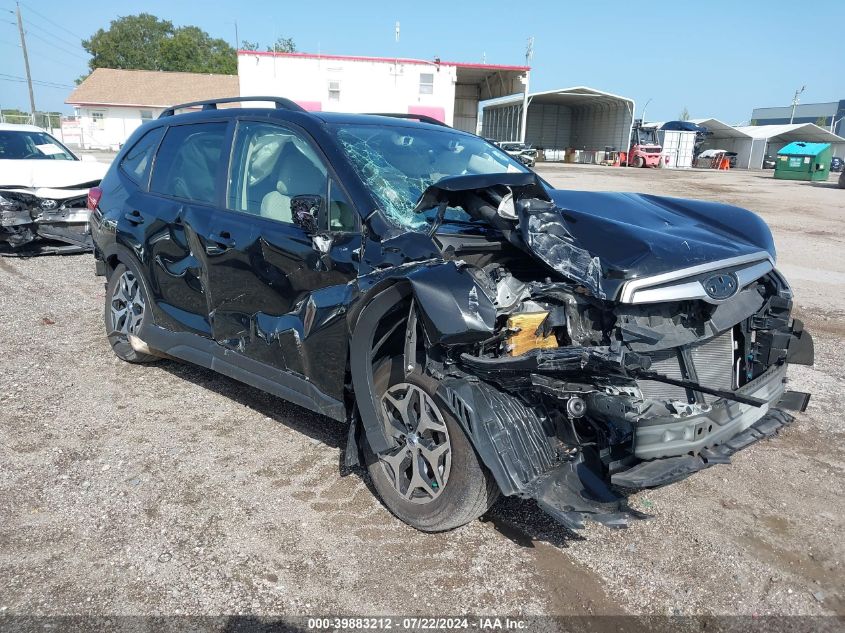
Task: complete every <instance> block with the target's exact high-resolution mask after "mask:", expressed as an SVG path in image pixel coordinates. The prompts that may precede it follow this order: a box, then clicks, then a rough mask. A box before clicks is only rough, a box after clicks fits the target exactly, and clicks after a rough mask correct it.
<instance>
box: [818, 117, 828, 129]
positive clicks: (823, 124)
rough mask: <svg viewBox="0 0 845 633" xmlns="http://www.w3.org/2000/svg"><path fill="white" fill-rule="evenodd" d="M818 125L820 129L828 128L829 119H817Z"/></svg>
mask: <svg viewBox="0 0 845 633" xmlns="http://www.w3.org/2000/svg"><path fill="white" fill-rule="evenodd" d="M816 125H818V126H819V127H827V117H826V116H820V117H819V118H818V119H816Z"/></svg>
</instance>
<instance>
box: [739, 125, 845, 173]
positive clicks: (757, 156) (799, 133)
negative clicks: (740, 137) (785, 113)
mask: <svg viewBox="0 0 845 633" xmlns="http://www.w3.org/2000/svg"><path fill="white" fill-rule="evenodd" d="M736 130H738V131H740V132H742V133H743V134H747V135H748V136H750V137H751V138H752V139H753V142H754V143H755V145H754V152H753V155H752V163H753V164H751V165H749V166H750V167H751V168H753V169H760V168H762V166H763V157H764V156H766V155H769V156H775V155H776V154H777V153H778V150H780V149H781V148H782V147H784V146H786V145H788V144H789V143H792V142H793V141H804V142H807V143H830V144H831V145H832V150H833V155H834V156H842V155H843V153H845V138H842V137H841V136H838V135H836V134H834V133H833V132H831V131H829V130H825V129H824V128H821V127H819V126H818V125H815V124H814V123H793V124H785V125H746V126H743V127H737V128H736ZM758 148H759V149H758Z"/></svg>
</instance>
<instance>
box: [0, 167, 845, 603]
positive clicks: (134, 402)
mask: <svg viewBox="0 0 845 633" xmlns="http://www.w3.org/2000/svg"><path fill="white" fill-rule="evenodd" d="M540 171H541V172H542V173H543V174H544V175H545V176H546V177H547V178H548V179H549V180H550V181H551V182H552V183H554V184H555V185H557V186H561V187H568V188H580V189H615V190H629V191H644V192H649V193H660V194H671V195H678V196H687V197H700V198H707V199H712V200H721V201H725V202H730V203H735V204H739V205H742V206H746V207H748V208H751V209H752V210H754V211H757V212H758V213H760V214H761V215H762V216H763V217H764V218H765V219H766V220H767V221H768V222H769V223H770V224H771V226H772V227H773V229H774V232H775V236H776V240H777V245H778V249H779V252H780V256H779V257H780V260H779V262H780V266H781V268H782V269H783V271H784V272H785V273H786V274H787V276H788V278H789V279H790V281H791V282H792V284H793V286H794V289H795V292H796V295H797V305H798V316H799V317H800V318H803V319H804V320H805V321H806V323H807V324H808V325H807V327H808V328H810V329H812V331H813V333H814V335H815V339H816V366H815V367H814V368H804V367H795V368H793V369H792V370H791V377H792V388H794V389H798V390H807V391H811V392H813V394H814V395H813V400H812V402H811V405H810V409H809V410H808V412H807V413H806V414H805V415H800V416H799V417H798V420H797V422H796V423H795V424H794V425H793V426H792V427H791V428H789V429H788V430H787V431H785V432H784V433H782V434H781V435H780V436H778V437H777V438H775V439H773V440H771V441H768V442H765V443H760V444H757V445H755V446H754V447H752V448H751V449H749V450H747V451H744V452H741V453H740V454H738V455H737V456H736V457H735V458H734V463H733V464H732V465H730V466H718V467H715V468H711V469H709V470H707V471H704V472H702V473H699V474H697V475H696V476H694V477H692V478H690V479H688V480H686V481H684V482H681V483H680V484H677V485H674V486H670V487H668V488H665V489H661V490H657V491H653V492H648V493H643V494H640V495H638V496H637V497H636V498H635V499H634V505H635V506H636V507H638V508H639V509H641V510H643V511H645V512H648V513H651V514H653V515H654V518H653V519H652V520H650V521H641V522H637V523H636V524H634V525H633V526H632V527H631V528H630V529H628V530H623V531H610V530H608V529H606V528H603V527H601V526H598V525H590V526H589V527H588V528H587V529H585V530H584V531H582V532H581V533H578V534H575V533H572V532H568V531H567V530H565V529H563V528H561V527H559V526H558V525H556V524H555V523H554V522H553V521H552V520H550V519H549V518H547V517H546V516H545V515H544V514H543V513H542V512H540V511H538V510H537V509H536V507H535V506H534V505H533V504H532V503H528V502H523V501H519V500H513V499H507V500H503V501H500V502H499V503H498V504H497V505H496V506H495V507H494V508H493V510H491V512H490V513H489V515H488V516H487V517H485V520H484V521H478V522H475V523H473V524H471V525H469V526H467V527H465V528H462V529H459V530H456V531H453V532H449V533H445V534H438V535H426V534H422V533H419V532H416V531H414V530H412V529H411V528H409V527H407V526H405V525H403V524H401V523H399V522H398V521H397V520H395V519H394V518H393V517H392V516H391V515H390V514H389V513H388V512H387V511H386V510H385V509H384V508H383V507H382V506H381V505H380V504H379V502H378V501H377V500H376V499H375V498H374V497H373V496H372V494H371V493H370V491H369V489H368V487H367V484H366V482H365V480H364V479H363V478H362V477H360V476H358V475H357V474H353V475H351V476H347V477H341V476H340V474H339V466H338V464H339V455H340V451H341V448H342V445H343V443H344V441H345V436H344V429H343V428H342V427H341V426H340V425H339V424H337V423H335V422H332V421H330V420H328V419H325V418H321V417H319V416H316V415H314V414H311V413H308V412H306V411H304V410H302V409H299V408H297V407H295V406H291V405H288V404H286V403H285V402H283V401H280V400H278V399H275V398H272V397H270V396H267V395H265V394H263V393H261V392H259V391H257V390H254V389H252V388H249V387H245V386H243V385H241V384H239V383H236V382H234V381H231V380H229V379H227V378H224V377H221V376H217V375H215V374H212V373H211V372H208V371H205V370H202V369H198V368H195V367H190V366H186V365H180V364H176V363H173V362H162V363H160V364H158V365H156V366H152V367H139V366H132V365H128V364H125V363H122V362H120V361H118V360H117V359H116V358H115V357H114V356H113V355H112V353H111V350H110V349H109V347H108V344H107V342H106V339H105V336H104V332H103V325H102V306H103V282H102V280H101V279H98V278H96V277H94V275H93V261H92V259H91V257H90V256H68V257H47V258H40V259H10V258H7V259H0V460H2V467H0V610H2V612H5V613H7V614H8V613H18V614H35V613H39V614H63V613H86V614H105V613H108V614H179V613H182V614H185V613H190V614H221V613H227V614H237V613H255V614H280V613H287V614H291V613H298V614H304V615H313V614H338V613H342V614H368V615H373V614H460V613H497V614H502V615H504V614H511V615H517V614H592V613H598V614H622V613H649V614H749V615H750V614H759V615H763V614H834V613H838V614H843V613H845V589H844V588H843V585H845V582H843V579H845V568H843V563H844V562H845V543H844V542H843V539H842V535H843V534H845V493H843V474H845V448H843V440H845V422H843V417H842V410H843V409H842V401H843V398H845V389H843V378H845V369H843V367H845V362H843V361H845V351H843V350H845V345H843V342H845V341H843V339H845V255H843V253H845V222H843V215H845V191H841V190H838V189H836V188H835V185H833V183H832V182H831V183H829V184H825V183H822V184H808V183H796V182H779V181H774V180H772V178H771V172H765V173H763V172H756V173H754V172H750V173H743V172H730V173H710V172H672V171H667V170H660V171H649V170H634V169H611V168H595V167H593V168H586V167H574V166H562V165H557V166H541V167H540Z"/></svg>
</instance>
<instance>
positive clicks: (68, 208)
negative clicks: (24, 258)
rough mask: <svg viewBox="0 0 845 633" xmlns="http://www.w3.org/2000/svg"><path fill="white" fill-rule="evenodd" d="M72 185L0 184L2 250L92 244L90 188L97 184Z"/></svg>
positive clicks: (77, 248) (62, 249)
mask: <svg viewBox="0 0 845 633" xmlns="http://www.w3.org/2000/svg"><path fill="white" fill-rule="evenodd" d="M98 182H99V181H95V182H91V183H80V184H79V185H76V186H73V187H69V188H47V187H38V188H0V242H6V244H8V246H9V247H10V249H7V250H6V251H0V252H3V254H7V255H8V254H13V255H14V254H35V253H69V252H83V251H89V250H91V249H92V248H93V244H92V242H91V233H90V230H89V226H88V220H89V214H90V211H89V210H88V207H87V199H88V190H89V188H90V187H93V186H95V185H96V184H98Z"/></svg>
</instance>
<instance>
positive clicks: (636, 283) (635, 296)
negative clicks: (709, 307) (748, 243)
mask: <svg viewBox="0 0 845 633" xmlns="http://www.w3.org/2000/svg"><path fill="white" fill-rule="evenodd" d="M743 264H751V265H750V266H746V267H745V268H741V269H740V270H737V271H735V272H736V276H737V279H738V281H739V287H740V290H741V289H742V288H743V287H744V286H747V285H748V284H750V283H751V282H752V281H755V280H756V279H759V278H760V277H762V276H763V275H765V274H766V273H768V272H769V271H771V270H772V269H774V260H773V259H772V256H771V255H769V253H767V252H765V251H760V252H759V253H753V254H751V255H742V256H740V257H731V258H728V259H722V260H719V261H716V262H710V263H708V264H699V265H698V266H691V267H689V268H682V269H680V270H673V271H671V272H668V273H663V274H661V275H654V276H652V277H643V278H642V279H631V280H630V281H627V282H625V284H624V285H623V286H622V292H621V294H620V297H619V301H620V302H621V303H661V302H664V301H681V300H685V299H702V300H704V301H707V302H709V303H720V302H718V301H715V300H713V299H711V298H710V297H709V296H708V295H707V293H706V292H705V291H704V286H703V285H701V282H700V281H698V280H696V279H693V280H688V281H684V280H685V279H687V278H688V277H694V276H696V275H701V274H703V273H707V272H711V271H712V272H715V271H718V270H723V269H725V268H731V267H735V266H742V265H743ZM673 281H678V282H681V283H678V284H673V285H670V286H665V284H668V283H671V282H673ZM656 286H664V287H662V288H657V287H656Z"/></svg>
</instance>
